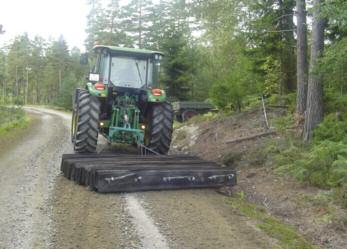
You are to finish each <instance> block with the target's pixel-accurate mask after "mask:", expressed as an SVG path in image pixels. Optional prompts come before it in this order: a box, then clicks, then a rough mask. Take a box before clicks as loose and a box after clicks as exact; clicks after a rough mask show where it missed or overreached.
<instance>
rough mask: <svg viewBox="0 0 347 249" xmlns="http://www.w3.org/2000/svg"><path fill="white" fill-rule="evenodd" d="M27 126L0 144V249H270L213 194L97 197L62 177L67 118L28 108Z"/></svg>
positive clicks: (67, 142)
mask: <svg viewBox="0 0 347 249" xmlns="http://www.w3.org/2000/svg"><path fill="white" fill-rule="evenodd" d="M26 111H27V112H28V114H29V115H30V116H31V118H32V120H33V121H32V125H31V128H30V129H28V130H27V132H23V134H21V136H19V137H18V138H17V139H15V140H13V141H6V142H1V143H2V144H0V172H1V174H0V186H1V188H0V248H4V249H5V248H6V249H11V248H21V249H22V248H23V249H27V248H73V249H75V248H81V249H88V248H91V249H96V248H97V249H102V248H105V249H106V248H112V249H115V248H129V249H130V248H134V249H135V248H146V249H152V248H153V249H155V248H160V249H162V248H163V249H165V248H177V249H182V248H199V249H204V248H208V249H210V248H235V249H241V248H257V249H261V248H272V247H273V241H272V240H271V239H270V238H267V237H266V236H265V235H264V234H262V232H261V231H259V230H258V229H256V227H255V226H254V225H253V224H252V222H251V221H249V220H247V218H245V217H243V216H239V215H237V214H235V212H233V211H232V209H231V208H230V207H229V206H228V205H227V203H226V199H225V198H226V197H224V196H222V195H220V194H217V193H216V192H215V191H214V190H194V191H193V190H186V191H166V192H164V191H162V192H161V191H157V192H144V193H132V194H98V193H95V192H92V191H90V190H89V189H87V188H85V187H82V186H78V185H76V184H74V183H73V182H70V181H68V180H66V179H65V178H64V177H63V176H62V175H61V174H60V170H59V167H60V158H61V155H62V154H63V153H71V152H72V147H71V144H70V139H69V124H70V115H68V114H65V113H62V112H57V111H52V110H47V109H40V108H26Z"/></svg>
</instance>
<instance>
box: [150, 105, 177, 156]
mask: <svg viewBox="0 0 347 249" xmlns="http://www.w3.org/2000/svg"><path fill="white" fill-rule="evenodd" d="M173 118H174V115H173V111H172V106H171V104H169V103H167V102H163V103H153V104H152V105H151V106H150V107H149V112H148V114H147V128H146V134H145V146H147V147H148V148H149V149H151V150H153V151H155V152H157V153H159V154H162V155H165V154H167V153H168V151H169V149H170V144H171V139H172V131H173Z"/></svg>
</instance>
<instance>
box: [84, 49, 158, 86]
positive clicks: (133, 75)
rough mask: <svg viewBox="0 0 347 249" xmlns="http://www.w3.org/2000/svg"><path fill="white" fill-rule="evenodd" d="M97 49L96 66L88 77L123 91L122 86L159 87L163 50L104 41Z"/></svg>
mask: <svg viewBox="0 0 347 249" xmlns="http://www.w3.org/2000/svg"><path fill="white" fill-rule="evenodd" d="M94 52H95V55H96V58H95V66H94V67H93V70H92V72H91V74H90V77H89V80H90V81H91V82H92V83H102V84H104V85H107V86H108V87H113V88H114V87H115V88H118V90H120V91H122V88H132V89H143V90H145V89H148V88H151V89H152V88H160V85H159V73H160V60H161V59H162V57H163V54H162V53H161V52H157V51H150V50H143V49H134V48H118V47H113V46H102V45H99V46H95V47H94ZM123 90H125V91H126V89H123ZM128 90H130V89H128Z"/></svg>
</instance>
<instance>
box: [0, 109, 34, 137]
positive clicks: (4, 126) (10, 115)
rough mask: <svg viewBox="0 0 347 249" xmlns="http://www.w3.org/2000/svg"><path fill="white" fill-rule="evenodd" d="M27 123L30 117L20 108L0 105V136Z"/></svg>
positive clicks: (25, 125) (21, 127) (4, 135)
mask: <svg viewBox="0 0 347 249" xmlns="http://www.w3.org/2000/svg"><path fill="white" fill-rule="evenodd" d="M29 123H30V118H29V117H28V116H27V115H26V113H25V112H24V110H23V109H22V108H20V107H7V106H0V138H3V137H6V136H7V135H8V134H9V133H11V132H14V131H18V130H21V129H24V128H26V127H27V126H28V125H29Z"/></svg>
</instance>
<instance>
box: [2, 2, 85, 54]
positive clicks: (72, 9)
mask: <svg viewBox="0 0 347 249" xmlns="http://www.w3.org/2000/svg"><path fill="white" fill-rule="evenodd" d="M88 13H89V6H88V5H87V1H86V0H1V1H0V24H2V25H3V29H4V30H5V31H6V32H5V34H3V35H0V47H2V46H4V45H5V44H8V43H9V41H10V40H11V39H13V38H14V37H15V36H16V35H20V34H23V33H24V32H27V33H28V34H29V37H30V38H33V37H34V36H35V35H40V36H42V37H44V38H45V39H49V38H50V37H52V38H55V39H56V38H58V37H59V36H60V35H63V36H64V38H65V40H66V41H67V43H68V45H69V47H70V48H72V47H74V46H76V47H78V48H80V49H81V50H84V45H83V44H84V40H85V38H86V33H85V29H86V25H87V15H88Z"/></svg>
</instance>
